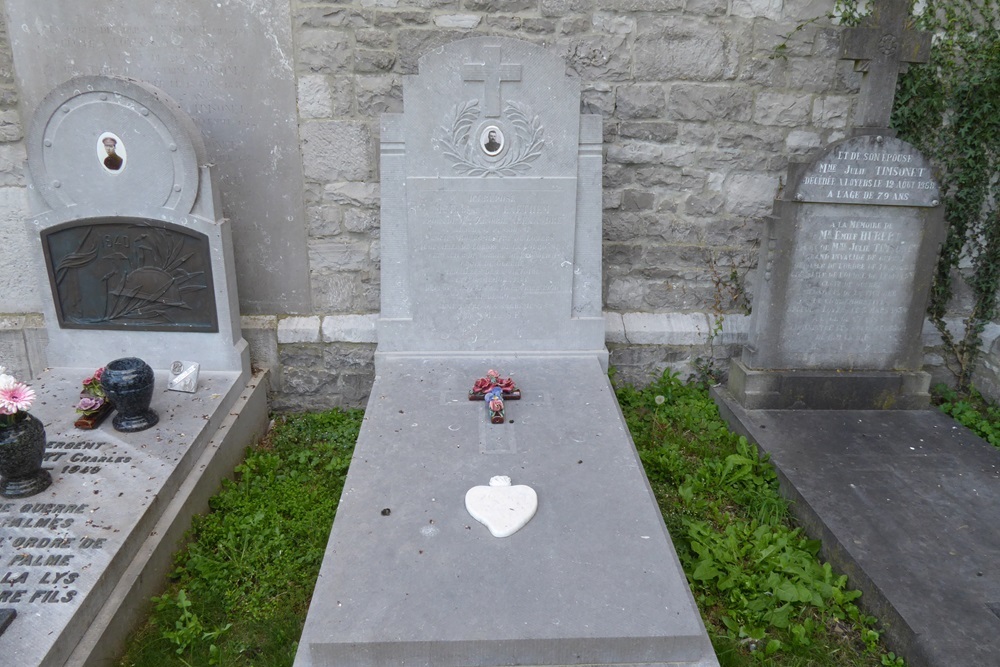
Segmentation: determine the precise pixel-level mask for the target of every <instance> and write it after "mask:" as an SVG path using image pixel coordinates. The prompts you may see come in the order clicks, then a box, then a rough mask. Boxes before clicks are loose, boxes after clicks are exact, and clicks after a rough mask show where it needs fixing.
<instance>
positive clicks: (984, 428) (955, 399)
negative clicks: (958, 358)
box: [934, 384, 1000, 447]
mask: <svg viewBox="0 0 1000 667" xmlns="http://www.w3.org/2000/svg"><path fill="white" fill-rule="evenodd" d="M934 397H935V399H936V401H938V403H939V404H938V407H939V408H940V410H941V411H942V412H944V413H945V414H946V415H950V416H951V418H952V419H954V420H955V421H957V422H958V423H959V424H961V425H962V426H965V427H967V428H969V429H971V430H972V431H974V432H975V433H976V435H978V436H979V437H980V438H982V439H983V440H985V441H986V442H988V443H990V444H991V445H993V446H994V447H1000V406H997V405H996V404H995V403H991V402H990V401H987V400H986V399H985V398H984V397H983V395H982V394H980V393H979V392H978V391H976V390H975V388H970V389H969V390H968V391H967V392H964V393H961V392H959V391H957V390H955V389H952V388H951V387H948V386H947V385H944V384H939V385H937V386H935V387H934Z"/></svg>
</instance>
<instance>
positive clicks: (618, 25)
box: [593, 12, 636, 35]
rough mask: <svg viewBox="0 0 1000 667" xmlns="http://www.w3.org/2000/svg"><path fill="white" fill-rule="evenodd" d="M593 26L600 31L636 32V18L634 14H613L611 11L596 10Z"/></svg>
mask: <svg viewBox="0 0 1000 667" xmlns="http://www.w3.org/2000/svg"><path fill="white" fill-rule="evenodd" d="M593 26H594V29H595V30H599V31H600V32H608V33H612V34H616V35H628V34H631V33H633V32H635V26H636V20H635V18H634V17H632V16H623V15H621V14H611V13H609V12H595V13H594V17H593Z"/></svg>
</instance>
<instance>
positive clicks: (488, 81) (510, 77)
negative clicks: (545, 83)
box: [462, 46, 521, 118]
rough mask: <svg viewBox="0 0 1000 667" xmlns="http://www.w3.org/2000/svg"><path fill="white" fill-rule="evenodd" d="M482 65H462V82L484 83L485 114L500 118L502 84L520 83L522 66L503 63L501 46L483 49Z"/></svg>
mask: <svg viewBox="0 0 1000 667" xmlns="http://www.w3.org/2000/svg"><path fill="white" fill-rule="evenodd" d="M483 60H484V62H482V63H466V64H464V65H462V81H482V82H483V84H484V89H485V90H484V92H483V94H484V96H485V100H484V102H485V103H484V114H485V116H486V117H487V118H499V117H500V84H501V83H503V82H504V81H520V80H521V66H520V65H514V64H512V63H503V62H502V56H501V53H500V47H499V46H486V47H483Z"/></svg>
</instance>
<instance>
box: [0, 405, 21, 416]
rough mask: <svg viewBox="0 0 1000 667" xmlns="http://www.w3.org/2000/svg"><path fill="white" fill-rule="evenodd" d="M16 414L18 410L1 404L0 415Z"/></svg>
mask: <svg viewBox="0 0 1000 667" xmlns="http://www.w3.org/2000/svg"><path fill="white" fill-rule="evenodd" d="M14 414H17V410H10V409H8V408H7V407H5V406H3V405H0V415H3V416H7V415H14Z"/></svg>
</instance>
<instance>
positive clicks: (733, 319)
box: [709, 314, 750, 345]
mask: <svg viewBox="0 0 1000 667" xmlns="http://www.w3.org/2000/svg"><path fill="white" fill-rule="evenodd" d="M717 322H718V319H717V317H716V316H715V315H710V316H709V323H710V324H711V326H712V331H713V332H714V331H717V330H718V327H717ZM749 331H750V316H749V315H733V314H730V315H723V316H722V328H721V331H718V334H717V336H716V338H715V341H714V342H715V343H718V344H719V345H734V344H743V343H746V342H747V333H748V332H749Z"/></svg>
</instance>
